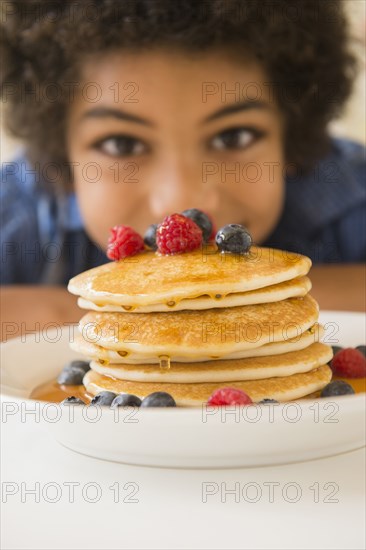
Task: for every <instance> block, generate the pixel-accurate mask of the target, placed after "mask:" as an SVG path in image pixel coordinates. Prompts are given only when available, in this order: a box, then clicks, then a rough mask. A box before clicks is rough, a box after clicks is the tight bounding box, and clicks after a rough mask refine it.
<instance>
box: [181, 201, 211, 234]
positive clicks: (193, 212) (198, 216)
mask: <svg viewBox="0 0 366 550" xmlns="http://www.w3.org/2000/svg"><path fill="white" fill-rule="evenodd" d="M182 214H183V216H185V217H186V218H190V219H191V220H193V221H194V223H196V224H197V225H198V227H199V228H200V229H201V231H202V237H203V240H204V241H205V242H207V241H208V240H209V239H210V236H211V233H212V221H211V220H210V218H209V217H208V216H207V214H205V213H204V212H202V210H198V208H189V209H188V210H184V211H183V212H182Z"/></svg>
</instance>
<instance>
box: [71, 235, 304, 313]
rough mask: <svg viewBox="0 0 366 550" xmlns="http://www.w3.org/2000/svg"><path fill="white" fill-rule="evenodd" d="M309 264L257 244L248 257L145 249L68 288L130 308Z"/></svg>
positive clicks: (237, 285) (248, 286) (258, 282)
mask: <svg viewBox="0 0 366 550" xmlns="http://www.w3.org/2000/svg"><path fill="white" fill-rule="evenodd" d="M310 267H311V260H310V259H309V258H307V257H305V256H302V255H300V254H294V253H291V252H286V251H282V250H275V249H271V248H259V247H255V246H253V247H252V248H251V250H250V253H249V254H247V255H238V254H229V253H226V254H221V253H219V252H218V250H217V249H216V247H215V246H214V245H212V244H210V245H206V246H205V247H203V248H202V249H200V250H195V251H193V252H189V253H184V254H175V255H171V256H163V255H160V254H158V253H155V252H151V251H145V252H142V253H141V254H138V255H136V256H132V257H129V258H126V259H124V260H120V261H118V262H110V263H107V264H104V265H101V266H99V267H95V268H93V269H90V270H88V271H85V272H83V273H80V274H79V275H76V277H73V278H72V279H71V280H70V282H69V285H68V290H69V291H70V292H71V293H72V294H76V295H78V296H81V297H83V298H84V299H86V300H89V301H91V302H93V303H94V304H96V305H98V306H105V305H106V304H114V305H118V306H121V307H122V306H125V307H127V308H128V307H136V306H146V305H151V304H159V303H166V304H167V303H169V302H170V303H172V302H178V301H180V300H183V299H192V298H197V297H198V296H203V295H205V294H207V295H209V296H211V297H213V299H214V297H215V296H216V295H220V296H224V295H227V294H232V293H235V292H247V291H251V290H256V289H259V288H263V287H267V286H271V285H275V284H278V283H281V282H283V281H289V280H291V279H294V278H296V277H300V276H302V275H306V274H307V273H308V271H309V269H310Z"/></svg>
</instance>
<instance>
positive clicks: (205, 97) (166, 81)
mask: <svg viewBox="0 0 366 550" xmlns="http://www.w3.org/2000/svg"><path fill="white" fill-rule="evenodd" d="M82 67H83V68H82V73H81V75H80V85H79V86H78V89H77V90H76V95H75V100H76V101H75V103H76V107H77V110H78V111H79V110H81V111H83V110H85V109H88V108H90V107H93V106H96V105H112V104H114V105H116V104H123V105H124V107H125V108H128V109H129V110H131V112H134V111H140V110H141V109H142V108H143V106H146V108H147V112H146V114H147V113H148V112H149V111H150V108H151V109H153V108H154V106H156V105H158V104H162V105H163V106H164V108H165V109H169V108H170V107H171V108H172V109H174V110H175V111H177V109H178V110H180V109H182V106H183V105H184V106H189V107H190V109H191V110H192V109H193V110H194V109H195V108H197V109H199V111H200V113H203V114H204V113H205V112H207V113H208V114H209V113H210V112H212V110H213V109H214V108H215V107H218V108H219V107H222V106H225V104H232V103H239V102H240V103H242V102H243V101H248V102H254V101H256V102H258V103H259V102H261V103H263V104H266V103H267V104H268V107H270V108H271V107H274V102H273V89H272V85H271V83H270V81H269V78H268V77H267V76H266V74H265V72H264V70H263V69H262V67H261V66H260V64H259V63H257V62H255V61H252V60H249V59H245V58H244V59H243V60H238V59H237V58H235V57H233V56H232V55H230V54H229V53H224V52H214V51H210V52H207V53H206V52H203V53H202V52H201V53H199V54H198V53H196V54H190V53H183V52H167V51H160V50H157V51H152V52H139V53H132V52H126V51H121V52H111V53H105V54H102V55H99V56H98V57H93V58H90V59H86V60H85V62H84V63H83V66H82ZM88 90H89V93H88ZM85 91H86V92H87V93H85ZM182 104H183V105H182ZM153 112H154V111H152V113H153ZM150 113H151V111H150Z"/></svg>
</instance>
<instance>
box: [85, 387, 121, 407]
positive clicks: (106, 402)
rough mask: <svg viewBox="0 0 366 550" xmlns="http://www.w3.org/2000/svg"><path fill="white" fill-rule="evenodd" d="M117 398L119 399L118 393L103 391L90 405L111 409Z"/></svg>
mask: <svg viewBox="0 0 366 550" xmlns="http://www.w3.org/2000/svg"><path fill="white" fill-rule="evenodd" d="M115 397H117V394H116V393H113V392H111V391H101V392H100V393H97V395H95V396H94V397H93V399H92V400H91V401H90V404H91V405H102V406H104V407H109V406H110V405H111V404H112V403H113V401H114V399H115Z"/></svg>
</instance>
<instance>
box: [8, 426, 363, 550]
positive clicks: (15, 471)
mask: <svg viewBox="0 0 366 550" xmlns="http://www.w3.org/2000/svg"><path fill="white" fill-rule="evenodd" d="M172 445H174V442H173V441H172ZM1 482H2V485H1V488H2V500H1V502H2V504H1V520H2V521H1V525H2V529H1V548H2V549H3V550H6V549H15V548H16V549H26V548H27V549H30V548H32V549H37V550H40V549H43V548H47V549H56V548H57V549H68V548H70V549H79V548H80V549H84V548H85V549H113V548H120V549H122V548H123V549H124V548H126V549H127V548H149V549H150V548H151V549H155V548H156V549H165V548H169V549H175V548H209V549H216V548H220V549H221V548H223V549H231V548H248V549H249V548H250V549H256V548H258V549H265V548H273V549H275V548H276V549H277V548H278V549H287V548H291V549H300V548H301V549H311V548H317V549H319V548H329V549H342V550H343V549H348V548H349V549H352V550H355V549H359V548H360V549H361V548H362V549H363V548H365V452H364V449H361V450H358V451H354V452H351V453H346V454H343V455H338V456H335V457H332V458H326V459H321V460H315V461H310V462H305V463H298V464H290V465H285V466H274V467H262V468H249V469H232V470H174V469H158V468H145V467H134V466H127V465H122V464H117V463H111V462H104V461H100V460H97V459H93V458H89V457H86V456H82V455H79V454H76V453H74V452H72V451H70V450H68V449H66V448H64V447H62V446H61V445H60V444H58V443H57V442H56V441H55V440H53V439H52V437H51V435H50V434H49V433H48V432H47V430H46V428H45V427H44V426H42V425H40V424H37V423H35V422H34V421H32V419H31V418H29V417H27V421H26V422H25V423H22V422H21V418H20V415H14V416H10V417H8V418H7V419H6V422H5V421H4V420H3V421H2V423H1ZM72 484H74V485H73V487H74V498H73V501H72V498H70V494H71V492H72V491H71V487H72ZM126 484H130V485H126ZM112 486H113V487H114V489H113V488H112V489H111V488H110V487H112ZM310 487H312V488H310ZM117 488H118V492H119V495H118V496H117ZM271 488H272V491H273V493H272V494H271ZM225 489H226V491H228V492H227V493H226V502H225ZM32 490H33V491H34V490H35V494H34V493H33V494H32V493H31V491H32ZM232 490H234V491H235V490H236V491H237V492H236V493H235V492H234V493H230V491H232ZM27 491H28V492H27ZM29 491H30V492H29ZM133 492H135V494H134V495H132V493H133ZM203 493H205V494H206V497H205V499H204V498H203ZM211 493H212V494H211ZM129 495H130V496H129ZM36 499H37V500H39V502H36ZM52 500H55V501H56V502H51V501H52ZM93 500H95V502H92V501H93ZM115 500H116V502H115ZM128 500H132V501H133V500H137V502H128ZM204 500H206V502H204Z"/></svg>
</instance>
